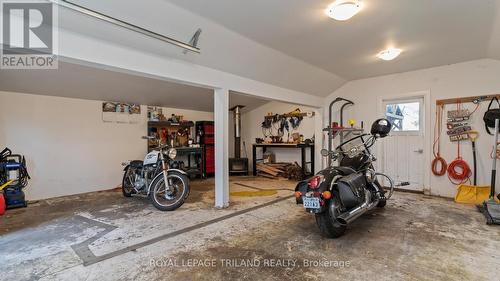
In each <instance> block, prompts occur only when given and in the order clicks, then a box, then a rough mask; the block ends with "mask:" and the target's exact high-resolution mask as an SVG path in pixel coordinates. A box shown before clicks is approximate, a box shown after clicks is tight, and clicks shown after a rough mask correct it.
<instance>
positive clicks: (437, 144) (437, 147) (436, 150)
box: [431, 105, 448, 176]
mask: <svg viewBox="0 0 500 281" xmlns="http://www.w3.org/2000/svg"><path fill="white" fill-rule="evenodd" d="M443 111H444V105H439V106H437V107H436V123H435V125H434V144H433V146H432V152H433V154H434V160H432V168H431V169H432V173H433V174H434V175H435V176H443V175H445V174H446V169H447V168H448V163H446V160H444V158H443V157H441V153H440V151H441V132H442V124H443ZM438 166H439V167H440V169H439V170H438Z"/></svg>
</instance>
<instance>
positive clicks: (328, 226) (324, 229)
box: [316, 199, 347, 238]
mask: <svg viewBox="0 0 500 281" xmlns="http://www.w3.org/2000/svg"><path fill="white" fill-rule="evenodd" d="M334 200H335V199H332V200H330V201H329V202H328V210H327V211H326V212H323V213H320V214H316V224H317V225H318V227H319V230H320V231H321V234H323V236H325V237H327V238H338V237H340V236H342V235H344V233H345V231H346V229H347V226H346V225H343V224H341V223H339V222H338V221H337V220H336V219H335V217H336V216H337V215H339V214H335V215H332V214H331V213H330V212H331V210H332V208H330V207H331V204H336V202H335V201H334ZM337 206H338V205H337ZM335 210H336V208H335Z"/></svg>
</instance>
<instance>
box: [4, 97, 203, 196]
mask: <svg viewBox="0 0 500 281" xmlns="http://www.w3.org/2000/svg"><path fill="white" fill-rule="evenodd" d="M101 108H102V102H101V101H93V100H82V99H71V98H60V97H50V96H39V95H29V94H19V93H8V92H0V147H1V148H0V149H3V147H4V146H8V147H9V148H11V149H12V151H14V152H15V153H19V154H24V155H25V156H26V158H27V164H28V170H29V172H30V175H31V177H32V180H31V181H30V184H29V186H28V188H27V189H26V195H27V198H28V199H30V200H34V199H42V198H50V197H56V196H63V195H69V194H77V193H84V192H91V191H97V190H105V189H110V188H114V187H116V186H118V185H120V184H121V179H122V166H121V163H122V162H123V161H126V160H132V159H141V158H143V157H144V154H145V152H146V143H145V141H144V140H143V139H141V136H143V135H145V134H146V131H147V126H146V122H147V118H146V114H147V110H146V106H141V119H140V122H139V123H138V124H118V123H105V122H103V121H102V114H101V112H102V111H101ZM164 112H165V113H166V114H171V113H175V114H180V115H184V117H185V118H186V119H190V120H193V121H196V120H207V119H208V120H213V113H211V112H199V111H193V110H179V109H171V108H166V109H165V110H164ZM2 124H3V126H2ZM2 140H3V141H2Z"/></svg>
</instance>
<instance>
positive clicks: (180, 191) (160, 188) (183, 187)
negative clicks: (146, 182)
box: [149, 172, 189, 211]
mask: <svg viewBox="0 0 500 281" xmlns="http://www.w3.org/2000/svg"><path fill="white" fill-rule="evenodd" d="M167 180H168V181H169V185H170V190H166V187H165V181H164V179H163V176H161V177H157V178H156V179H155V180H154V181H153V183H152V184H151V191H150V193H149V199H150V200H151V203H152V204H153V206H155V208H156V209H158V210H160V211H173V210H175V209H177V208H179V207H180V206H182V204H184V201H185V200H186V198H187V197H188V195H189V179H188V178H187V177H186V176H185V175H183V174H181V173H177V172H172V173H169V174H168V175H167ZM172 196H173V198H172V199H170V198H171V197H172Z"/></svg>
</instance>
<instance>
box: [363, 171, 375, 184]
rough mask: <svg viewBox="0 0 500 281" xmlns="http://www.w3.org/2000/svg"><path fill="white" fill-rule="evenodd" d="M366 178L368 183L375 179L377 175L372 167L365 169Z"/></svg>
mask: <svg viewBox="0 0 500 281" xmlns="http://www.w3.org/2000/svg"><path fill="white" fill-rule="evenodd" d="M365 175H366V180H367V181H368V182H369V183H374V182H375V180H376V179H377V175H376V174H375V171H374V170H372V169H368V170H366V174H365Z"/></svg>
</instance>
